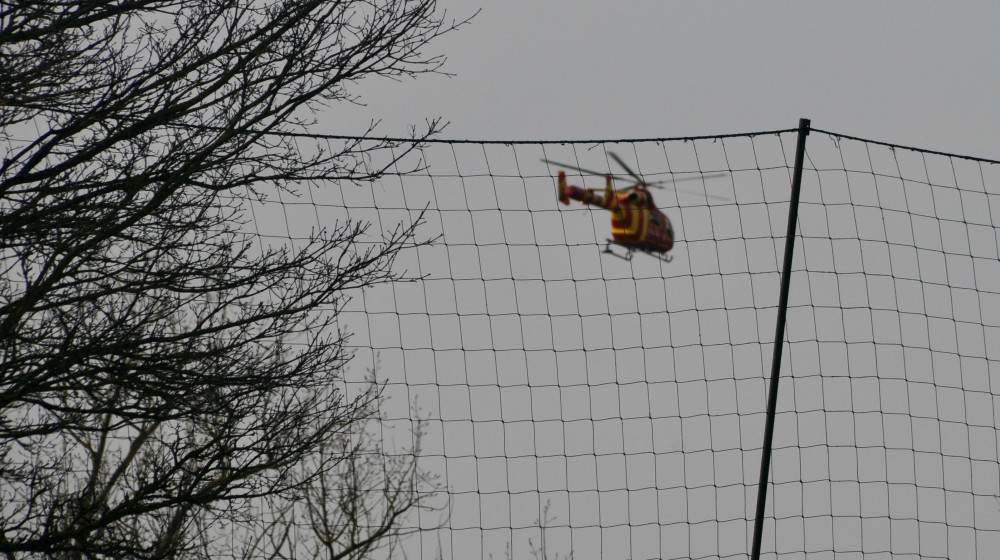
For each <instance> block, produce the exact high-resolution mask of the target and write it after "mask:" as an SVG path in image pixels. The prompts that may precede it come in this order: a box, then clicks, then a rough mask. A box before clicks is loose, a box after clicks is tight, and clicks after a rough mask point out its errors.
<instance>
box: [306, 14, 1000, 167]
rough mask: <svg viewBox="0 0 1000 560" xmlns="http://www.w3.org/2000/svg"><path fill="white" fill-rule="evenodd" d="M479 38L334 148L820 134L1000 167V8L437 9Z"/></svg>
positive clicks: (379, 100)
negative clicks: (428, 140)
mask: <svg viewBox="0 0 1000 560" xmlns="http://www.w3.org/2000/svg"><path fill="white" fill-rule="evenodd" d="M441 5H442V6H443V7H444V8H446V9H447V10H448V13H449V15H451V16H453V17H455V18H462V17H465V16H468V15H469V14H471V13H473V12H474V11H475V10H476V9H477V8H478V7H482V12H481V13H480V14H479V16H478V17H477V18H476V19H475V20H474V21H473V23H472V24H471V25H469V26H468V27H465V28H463V29H462V30H461V31H459V32H456V33H454V34H452V35H450V36H447V37H445V38H443V39H442V40H441V41H440V42H438V43H436V44H434V45H432V49H438V51H439V52H441V53H443V54H445V55H446V56H447V57H448V63H447V65H446V66H445V70H446V71H449V72H452V73H454V74H455V75H456V76H455V77H454V78H444V77H438V76H422V77H420V78H419V79H417V80H407V81H405V82H399V83H397V82H392V81H389V80H379V81H369V82H365V83H363V84H362V87H361V88H360V89H359V90H358V91H359V93H360V94H361V95H362V98H363V100H364V101H365V102H366V103H367V104H368V106H367V107H366V108H361V109H357V108H345V107H337V108H334V109H333V110H332V111H331V112H330V114H329V115H324V120H325V119H326V117H328V116H329V117H332V119H331V121H330V122H331V124H332V127H331V129H330V132H332V133H350V132H361V131H363V128H362V127H363V125H364V124H365V123H366V122H367V120H366V119H367V118H377V119H380V120H382V122H383V126H382V128H380V131H381V132H382V133H383V134H386V135H395V134H401V133H404V132H405V131H406V125H408V124H414V123H416V124H419V123H421V122H422V121H423V119H425V118H434V117H439V116H440V117H444V119H445V120H447V121H449V122H450V123H451V124H450V126H449V128H448V129H447V130H446V132H445V134H444V136H445V137H447V138H472V139H563V138H568V139H584V138H646V137H674V136H689V135H702V134H723V133H735V132H749V131H756V130H773V129H782V128H791V127H794V126H795V125H796V123H797V122H798V119H799V118H800V117H806V118H811V119H812V121H813V125H814V126H815V127H818V128H824V129H827V130H833V131H836V132H841V133H843V134H849V135H854V136H861V137H865V138H871V139H875V140H882V141H886V142H891V143H897V144H904V145H914V146H917V147H922V148H926V149H936V150H941V151H948V152H953V153H960V154H964V155H972V156H979V157H986V158H994V159H995V158H998V157H1000V111H997V110H996V105H997V101H996V100H997V94H998V92H1000V65H998V64H997V63H996V54H997V53H998V52H1000V34H998V33H996V25H997V22H998V21H1000V4H998V3H997V2H992V1H988V0H957V1H954V2H940V1H919V0H916V1H909V0H908V1H901V0H894V1H879V2H871V1H838V2H796V1H760V2H743V1H732V0H730V1H717V0H709V1H699V2H694V1H690V2H675V1H664V0H626V1H621V2H613V1H610V0H544V1H538V0H502V1H501V0H487V1H484V2H470V1H468V0H443V1H442V2H441Z"/></svg>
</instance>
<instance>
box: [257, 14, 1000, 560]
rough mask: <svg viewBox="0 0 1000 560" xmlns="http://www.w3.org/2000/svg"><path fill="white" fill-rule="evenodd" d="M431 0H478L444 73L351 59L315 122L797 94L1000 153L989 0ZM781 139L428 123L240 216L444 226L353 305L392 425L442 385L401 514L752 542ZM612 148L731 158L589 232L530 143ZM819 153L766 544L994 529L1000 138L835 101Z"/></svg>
mask: <svg viewBox="0 0 1000 560" xmlns="http://www.w3.org/2000/svg"><path fill="white" fill-rule="evenodd" d="M441 4H442V7H445V8H447V9H448V10H449V15H450V16H452V17H455V18H457V19H461V18H464V17H467V16H468V15H470V14H471V13H473V12H475V10H476V9H478V8H479V7H480V6H481V7H482V12H481V13H480V14H479V15H478V16H477V17H476V19H475V20H474V22H473V23H472V24H471V25H469V26H467V27H465V28H463V29H462V30H460V31H458V32H456V33H454V34H452V35H449V36H446V37H445V38H444V39H443V40H441V41H439V42H437V43H436V44H435V45H434V47H435V48H436V49H438V52H441V53H443V54H445V55H446V56H448V58H449V61H448V64H447V66H446V67H445V70H447V71H449V72H452V73H454V74H456V76H455V77H453V78H444V77H439V76H422V77H420V78H419V79H418V80H415V81H409V80H408V81H406V82H401V83H396V82H391V81H387V80H383V81H369V82H366V83H364V84H362V87H361V88H360V89H359V90H358V91H357V92H356V93H359V94H360V95H361V96H362V98H363V99H364V100H365V101H366V102H367V103H368V105H367V106H366V107H361V108H358V107H344V106H338V107H334V108H331V110H330V112H329V113H328V114H324V115H323V121H324V122H328V123H332V124H331V126H330V128H329V129H327V130H324V131H323V132H328V133H332V134H351V133H362V132H364V130H365V128H366V125H367V122H368V121H369V119H378V120H381V121H382V126H381V127H380V128H379V129H378V133H380V134H382V135H389V136H402V135H406V132H407V126H408V125H410V124H419V123H421V122H423V121H424V119H430V118H436V117H442V118H443V119H445V120H446V121H449V122H450V123H451V124H450V126H449V127H448V128H447V129H446V131H445V133H444V134H443V137H445V138H452V139H481V140H498V139H502V140H553V139H567V140H573V139H602V138H604V139H613V138H651V137H654V138H655V137H678V136H700V135H713V134H728V133H741V132H753V131H761V130H774V129H787V128H794V127H795V126H796V125H797V123H798V119H799V118H800V117H807V118H810V119H812V122H813V126H814V127H816V128H821V129H826V130H830V131H833V132H838V133H842V134H846V135H852V136H860V137H865V138H870V139H874V140H880V141H885V142H892V143H897V144H903V145H909V146H915V147H921V148H925V149H932V150H940V151H946V152H952V153H957V154H964V155H971V156H977V157H984V158H990V159H1000V126H998V125H1000V117H998V114H997V112H996V111H995V110H994V107H993V105H994V103H995V101H994V99H995V98H996V97H997V96H996V93H997V91H998V90H1000V88H998V87H997V86H998V85H1000V75H998V69H997V66H998V65H997V63H996V61H995V53H997V52H1000V49H998V48H997V47H998V46H1000V44H998V43H1000V39H998V35H997V33H996V31H995V28H996V24H997V22H1000V18H998V16H1000V3H996V2H992V3H991V2H985V1H976V2H971V1H970V2H947V3H945V2H917V1H908V2H902V1H891V2H888V1H881V2H870V1H869V2H836V3H825V4H820V3H817V2H791V1H786V2H736V1H699V2H693V1H692V2H665V1H639V0H619V1H617V2H612V1H610V0H605V1H596V0H574V1H569V0H565V1H563V0H558V1H557V0H544V1H541V0H532V1H529V0H504V1H488V2H485V3H474V2H469V1H467V0H462V1H459V0H441ZM793 148H794V134H785V135H783V136H781V137H780V138H779V137H776V136H770V135H768V136H757V137H753V138H747V137H743V138H730V139H726V140H724V141H719V142H714V141H712V140H704V141H698V142H665V143H653V142H647V143H637V144H626V143H617V144H597V145H595V144H590V143H587V144H572V145H548V144H547V145H538V144H525V145H502V144H501V145H493V144H490V145H487V146H483V145H476V144H459V145H457V146H452V145H447V144H433V145H431V146H429V147H428V148H427V149H426V150H423V151H421V153H420V154H413V156H414V157H416V156H417V155H419V156H420V157H421V158H422V159H423V162H424V163H426V164H428V165H429V171H428V172H427V173H425V174H417V175H416V176H406V177H402V178H401V177H395V176H389V177H386V178H385V179H384V180H382V181H380V182H378V183H377V184H376V185H375V186H374V188H372V189H366V188H357V187H356V186H345V185H336V186H334V187H333V188H323V189H320V188H314V189H311V190H310V191H309V198H308V199H306V200H303V201H302V202H303V203H301V204H298V205H296V206H287V207H285V208H283V209H282V211H283V212H284V216H286V220H273V221H271V220H265V221H264V222H262V223H259V224H258V231H259V232H260V233H263V234H266V235H275V236H277V237H279V238H280V237H282V236H285V235H292V236H298V235H306V234H307V233H308V231H309V230H310V229H312V228H314V227H318V226H321V225H327V224H330V223H334V222H335V221H336V220H337V219H339V218H340V217H342V216H344V215H347V216H350V217H352V218H354V219H368V220H372V221H373V222H375V223H376V224H377V225H378V226H379V228H388V227H391V225H392V224H394V223H395V222H396V221H398V220H403V221H406V220H407V219H411V218H412V217H414V216H415V215H416V214H417V213H419V211H420V210H422V209H424V208H429V211H428V214H427V216H426V218H427V222H426V224H425V225H424V226H423V230H422V232H423V234H424V235H426V236H428V237H433V236H435V235H437V234H441V236H442V237H441V240H440V243H438V244H437V245H435V246H434V247H429V248H423V249H421V250H420V251H413V252H409V253H407V254H406V255H404V256H403V257H401V259H400V264H401V265H403V266H405V267H407V268H408V270H411V271H413V272H417V273H419V274H420V275H422V276H426V280H425V281H423V282H418V283H410V284H403V283H400V284H395V285H392V286H382V287H379V288H376V289H372V290H368V291H366V293H365V295H364V297H360V298H357V299H356V300H355V301H354V302H353V303H352V306H353V307H352V308H350V309H349V310H348V311H347V312H345V313H344V314H343V315H342V316H341V317H340V320H341V321H342V324H341V326H343V327H345V328H346V329H347V330H349V331H350V332H352V333H354V337H353V338H352V339H351V344H353V345H356V348H357V350H358V361H357V362H356V364H359V366H358V367H359V368H360V364H365V365H369V364H374V363H375V361H376V356H378V358H377V359H378V360H379V363H380V366H381V369H380V372H379V375H380V376H384V379H383V378H381V377H380V380H383V381H385V382H386V383H387V386H386V394H387V395H388V396H390V397H391V399H390V401H388V402H387V403H384V404H383V409H382V412H383V413H384V414H385V415H386V417H387V418H388V419H389V420H390V422H387V423H386V424H385V426H384V428H383V429H384V432H383V436H384V437H385V438H386V442H387V448H389V447H391V446H390V445H389V443H388V442H391V441H393V440H395V439H396V438H397V437H398V438H402V440H403V441H404V443H405V440H406V437H408V433H409V432H408V429H409V428H410V427H411V424H410V420H409V419H410V414H411V411H410V408H409V407H410V405H412V404H413V403H414V402H419V405H420V407H421V410H422V413H423V414H424V415H425V417H426V418H427V419H428V425H427V426H426V428H427V436H426V438H425V440H424V442H423V444H424V449H423V452H424V460H425V461H426V463H425V465H426V466H427V468H429V469H431V470H433V471H434V472H438V473H442V481H443V484H444V485H445V486H446V487H447V488H448V491H449V493H448V495H447V497H446V498H444V497H443V498H442V500H443V501H442V502H441V503H440V505H442V506H444V507H445V511H446V512H447V515H448V516H449V520H448V524H447V527H446V529H444V530H443V531H441V532H438V533H425V534H421V535H420V536H419V537H418V538H417V540H418V541H419V542H418V544H417V545H414V544H412V543H411V545H410V546H419V547H420V549H421V551H422V553H423V556H422V557H423V558H438V557H443V558H479V557H482V558H486V557H489V556H490V555H492V556H493V557H494V558H501V557H504V556H505V550H506V547H507V546H508V545H510V546H511V549H510V550H511V553H512V556H513V557H514V558H531V557H534V555H533V554H532V552H531V548H532V547H533V546H535V545H537V543H538V541H539V538H540V537H541V534H542V532H541V531H540V530H538V521H537V520H538V519H540V518H543V517H544V516H545V515H546V511H547V514H548V515H549V524H548V526H549V531H548V532H547V535H548V537H547V538H548V543H549V545H550V550H549V554H550V556H549V557H550V558H551V557H552V555H553V554H555V553H556V552H559V553H561V554H566V553H567V552H569V551H571V550H572V551H573V553H574V557H575V558H578V559H583V558H598V557H601V558H708V557H737V558H739V557H743V555H744V554H745V552H746V551H747V549H748V547H749V541H750V535H751V529H752V519H753V515H754V511H753V508H754V504H755V500H756V482H757V476H758V472H759V464H760V463H759V460H760V453H759V451H760V449H759V448H760V445H761V441H762V435H761V432H762V429H763V410H764V404H765V401H766V392H765V384H764V379H765V377H766V376H767V374H768V372H769V370H770V358H771V351H772V347H771V341H772V340H773V328H774V327H773V325H774V317H775V314H776V309H775V307H776V302H777V297H778V279H779V276H778V269H779V263H780V256H781V251H782V250H783V246H784V231H785V223H786V211H787V202H788V193H789V190H790V188H789V186H790V170H789V166H790V165H791V161H792V159H793V158H794V156H793V151H794V150H793ZM609 151H616V152H617V153H620V154H622V155H623V156H625V159H627V160H628V161H629V162H631V163H632V164H634V165H636V166H637V169H639V170H640V172H641V173H643V174H645V175H646V176H647V177H650V176H652V177H657V176H659V175H664V176H665V175H667V174H673V173H691V172H708V173H710V172H715V171H726V173H725V174H724V176H722V177H711V178H707V179H705V180H703V181H700V182H699V181H694V182H691V183H687V184H685V188H687V189H690V190H693V191H694V192H695V194H697V193H699V192H701V193H709V194H711V195H715V196H716V197H718V196H721V197H722V198H721V199H720V198H715V197H711V198H709V197H705V196H703V195H702V196H700V197H699V196H693V195H692V194H691V193H690V192H688V193H686V194H685V193H684V192H681V191H676V192H670V193H664V194H662V195H660V194H657V202H658V204H659V206H661V207H662V208H664V211H665V212H666V213H667V214H668V216H669V217H670V219H671V220H672V221H673V222H674V224H675V227H676V230H677V235H678V245H677V246H676V248H675V249H674V250H673V252H672V255H673V256H674V260H673V261H672V262H671V263H669V264H667V263H661V262H660V261H657V260H655V259H651V258H648V257H645V256H640V257H637V258H636V259H634V260H632V261H627V262H626V261H621V260H618V259H615V258H614V257H611V256H608V255H604V254H603V253H601V252H600V243H602V240H603V239H604V238H606V237H607V236H608V235H609V233H608V225H609V224H608V217H607V214H606V213H605V212H603V211H600V210H592V209H589V208H587V207H585V206H582V205H576V204H575V205H572V206H567V207H563V206H560V205H558V204H557V201H556V198H555V193H554V190H555V189H554V186H555V185H554V178H553V173H554V172H555V169H554V167H551V166H547V165H545V164H543V163H542V162H541V161H540V160H541V159H542V158H549V159H553V160H556V161H566V162H578V164H579V165H581V166H583V167H588V168H593V169H604V168H610V167H609V166H610V161H609V160H608V152H609ZM807 155H808V156H809V160H808V162H807V166H806V167H807V173H806V175H805V177H804V184H803V190H802V193H803V194H802V203H801V205H800V214H801V217H800V221H799V229H798V233H799V237H798V239H799V241H798V242H797V243H799V245H797V246H796V261H795V265H794V270H795V271H796V274H795V275H793V281H792V283H793V288H792V296H791V303H790V305H791V309H790V316H789V324H788V329H787V333H788V335H787V339H788V344H787V346H786V350H785V354H784V362H783V363H784V364H785V367H784V368H783V373H782V375H783V380H785V381H783V382H782V392H781V396H780V399H779V418H778V423H777V428H776V430H777V431H776V455H775V461H774V463H773V470H772V472H771V475H772V476H771V478H770V480H771V481H772V493H773V496H772V497H771V499H770V500H769V502H768V512H767V515H766V516H765V517H766V519H767V521H766V525H765V533H764V538H765V540H764V547H763V548H764V550H765V552H766V553H771V555H770V556H768V557H769V558H773V557H774V554H773V551H777V552H778V553H779V555H780V556H782V557H785V556H784V555H785V554H787V555H788V557H793V558H801V557H809V558H824V559H826V558H831V557H833V555H834V553H835V552H836V553H837V554H839V555H843V554H845V553H848V552H850V551H853V552H856V553H859V554H858V555H855V556H852V558H859V557H860V553H865V554H866V555H868V556H867V557H872V558H876V557H877V558H887V557H889V554H890V551H891V554H895V555H902V554H909V556H906V557H907V558H944V557H947V558H969V559H971V558H987V557H991V555H992V554H993V553H994V551H995V550H996V549H997V547H1000V505H998V502H997V499H996V496H998V495H1000V461H998V454H997V449H998V447H1000V445H998V441H997V430H996V427H997V418H998V417H1000V407H998V408H995V407H997V404H998V403H1000V398H998V397H997V387H1000V367H997V366H998V364H1000V361H998V359H1000V315H997V314H996V313H995V312H993V311H992V310H993V309H996V308H997V305H996V302H997V301H998V299H997V298H998V297H1000V296H997V294H1000V285H998V282H1000V274H997V273H996V271H997V270H998V269H997V265H996V263H997V262H1000V259H998V256H1000V253H998V250H997V247H998V245H1000V243H998V238H997V235H996V234H997V231H998V230H997V227H996V221H995V220H996V218H994V217H993V216H994V214H995V215H997V216H1000V170H998V169H997V167H998V166H994V165H988V164H982V165H981V164H979V163H977V162H969V161H963V160H957V159H954V158H945V157H938V156H925V155H923V154H918V153H913V152H909V151H906V150H890V149H888V148H885V147H880V146H876V147H872V146H869V145H866V144H864V143H859V142H852V141H838V140H837V139H836V138H831V137H828V136H826V135H821V134H814V135H811V136H810V138H809V142H808V145H807ZM409 163H414V162H412V161H411V162H409ZM404 167H405V166H404ZM592 180H593V179H592V178H582V177H580V176H579V175H578V174H577V175H574V176H573V178H572V181H573V182H574V183H580V182H581V181H582V182H584V183H588V182H590V181H592ZM598 182H599V180H598ZM588 184H589V185H593V183H588ZM258 215H260V214H258ZM274 215H277V214H274ZM272 230H273V231H272ZM994 408H995V410H996V413H994ZM782 412H784V413H783V414H782ZM546 507H550V508H551V509H550V510H546V509H545V508H546ZM439 521H440V518H439V517H436V516H434V515H431V516H430V517H427V516H425V517H423V518H421V519H420V520H419V523H420V524H421V525H422V526H425V527H426V526H428V525H433V524H436V523H438V522H439ZM529 539H533V540H534V541H533V542H534V543H535V545H532V544H529ZM878 554H882V556H878ZM837 557H838V558H840V557H845V556H837ZM895 557H902V556H895Z"/></svg>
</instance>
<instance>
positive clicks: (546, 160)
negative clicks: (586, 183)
mask: <svg viewBox="0 0 1000 560" xmlns="http://www.w3.org/2000/svg"><path fill="white" fill-rule="evenodd" d="M542 161H544V162H545V163H548V164H549V165H557V166H559V167H564V168H566V169H571V170H573V171H579V172H581V173H586V174H587V175H596V176H598V177H604V176H605V175H611V178H612V179H622V180H627V179H628V177H623V176H621V175H615V174H614V173H608V172H606V171H594V170H593V169H585V168H583V167H578V166H576V165H570V164H568V163H560V162H558V161H552V160H551V159H543V160H542Z"/></svg>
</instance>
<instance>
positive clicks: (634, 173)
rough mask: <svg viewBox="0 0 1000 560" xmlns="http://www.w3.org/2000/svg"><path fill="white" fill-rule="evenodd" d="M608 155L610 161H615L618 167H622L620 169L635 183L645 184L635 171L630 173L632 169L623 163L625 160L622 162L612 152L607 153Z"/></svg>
mask: <svg viewBox="0 0 1000 560" xmlns="http://www.w3.org/2000/svg"><path fill="white" fill-rule="evenodd" d="M608 155H609V156H611V159H613V160H615V162H616V163H618V165H620V166H622V169H624V170H625V172H626V173H628V174H629V175H631V176H632V178H633V179H635V180H636V181H639V182H640V183H642V184H644V185H645V184H646V181H645V180H643V178H642V177H640V176H639V175H638V174H637V173H636V172H635V171H632V168H631V167H629V166H628V164H627V163H625V160H623V159H622V158H620V157H618V154H616V153H614V152H608Z"/></svg>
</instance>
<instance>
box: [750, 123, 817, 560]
mask: <svg viewBox="0 0 1000 560" xmlns="http://www.w3.org/2000/svg"><path fill="white" fill-rule="evenodd" d="M808 135H809V119H799V133H798V141H797V143H796V145H795V169H794V170H793V171H792V197H791V200H789V201H788V232H787V233H786V234H785V260H784V263H783V264H782V267H781V295H780V299H779V300H778V320H777V326H776V327H775V333H774V356H773V357H772V358H771V383H770V384H769V386H768V393H767V416H766V419H765V421H764V447H763V451H762V453H761V459H760V482H759V484H758V486H757V516H756V518H755V519H754V525H753V549H752V552H751V555H750V557H751V558H752V560H759V559H760V541H761V536H762V534H763V532H764V509H765V506H766V505H767V481H768V475H769V471H770V469H771V443H772V440H773V439H774V415H775V409H776V408H777V406H778V378H779V376H780V373H781V349H782V348H781V347H782V344H783V343H784V339H785V315H786V313H787V311H788V287H789V284H790V281H791V276H792V254H793V253H794V251H795V225H796V222H797V221H798V217H799V190H800V189H801V187H802V160H803V159H804V158H805V152H806V136H808Z"/></svg>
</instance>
